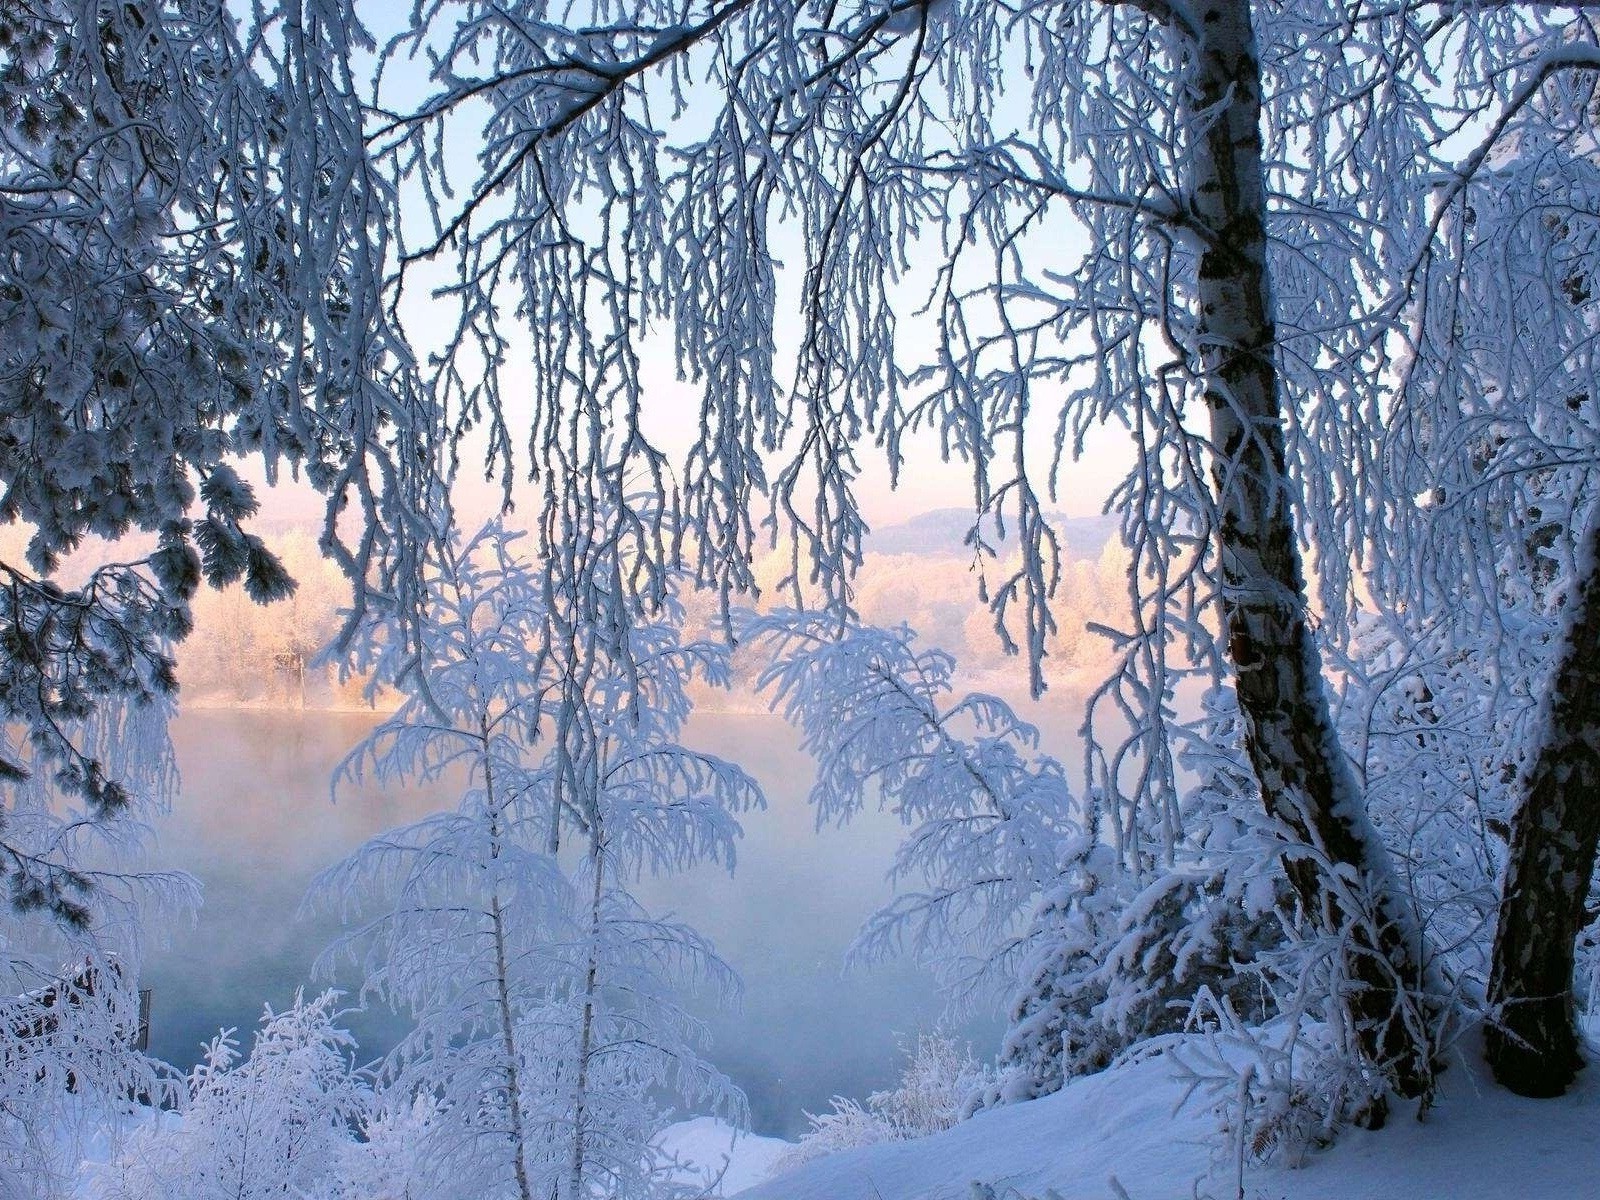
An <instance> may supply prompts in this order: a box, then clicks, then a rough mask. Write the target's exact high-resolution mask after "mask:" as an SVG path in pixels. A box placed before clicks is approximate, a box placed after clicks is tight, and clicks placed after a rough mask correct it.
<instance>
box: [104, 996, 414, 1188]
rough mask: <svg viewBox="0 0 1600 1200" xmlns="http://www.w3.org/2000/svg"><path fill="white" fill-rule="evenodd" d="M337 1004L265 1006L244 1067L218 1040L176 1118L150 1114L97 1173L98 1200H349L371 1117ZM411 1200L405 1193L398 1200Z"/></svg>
mask: <svg viewBox="0 0 1600 1200" xmlns="http://www.w3.org/2000/svg"><path fill="white" fill-rule="evenodd" d="M337 1006H338V993H336V992H331V991H329V992H323V993H322V994H321V995H319V996H316V997H313V998H312V999H310V1000H307V999H305V997H304V996H303V995H300V994H297V995H296V996H295V1000H294V1003H293V1004H292V1005H291V1006H290V1007H289V1008H287V1009H285V1010H284V1011H282V1012H273V1011H272V1009H271V1007H270V1006H269V1007H268V1008H267V1009H266V1011H265V1012H264V1013H263V1014H262V1017H261V1028H260V1029H259V1030H257V1031H256V1034H255V1038H254V1040H253V1042H252V1045H251V1048H250V1053H249V1055H248V1056H244V1055H241V1053H240V1048H239V1043H238V1041H237V1040H236V1039H235V1038H234V1036H233V1031H232V1030H227V1031H225V1032H223V1033H221V1034H219V1035H218V1036H217V1037H215V1038H213V1039H212V1040H211V1042H210V1043H209V1044H208V1045H207V1046H206V1048H205V1053H204V1054H203V1056H202V1057H201V1060H200V1062H199V1063H198V1064H197V1065H196V1066H195V1068H194V1070H192V1071H191V1072H190V1073H189V1077H188V1080H187V1082H186V1086H185V1087H184V1088H183V1089H181V1095H180V1097H179V1102H178V1105H177V1111H176V1112H175V1113H165V1112H153V1113H149V1114H148V1115H147V1116H146V1117H145V1120H144V1122H143V1123H142V1124H140V1125H139V1126H138V1127H137V1128H135V1129H134V1131H133V1132H132V1133H131V1134H130V1135H129V1136H128V1138H127V1139H126V1142H125V1144H124V1145H123V1146H122V1147H121V1149H120V1152H119V1153H118V1154H117V1156H116V1157H115V1159H114V1160H113V1161H112V1162H110V1163H108V1164H107V1165H106V1166H104V1167H103V1168H102V1169H100V1170H99V1171H97V1172H96V1176H95V1178H94V1180H93V1183H92V1188H91V1191H92V1194H93V1195H94V1197H95V1200H223V1198H224V1197H226V1198H227V1200H266V1198H267V1197H270V1196H295V1197H304V1198H305V1200H343V1198H344V1197H346V1196H353V1195H355V1194H358V1193H356V1192H355V1191H354V1190H353V1189H352V1186H351V1185H352V1184H353V1183H354V1180H353V1179H351V1178H350V1177H351V1176H356V1177H359V1176H360V1175H361V1174H363V1173H364V1169H365V1168H366V1167H367V1166H368V1163H367V1162H366V1159H367V1157H368V1156H367V1155H366V1154H365V1153H363V1152H362V1151H360V1150H359V1149H358V1147H357V1145H356V1143H355V1136H354V1135H355V1133H356V1131H358V1130H361V1129H364V1128H365V1127H366V1125H367V1122H368V1121H369V1119H370V1115H371V1113H372V1111H373V1105H372V1093H371V1090H370V1088H369V1087H368V1085H367V1084H366V1083H365V1082H364V1081H363V1080H362V1079H361V1078H360V1076H359V1075H358V1074H357V1073H356V1071H355V1067H354V1063H353V1056H354V1049H355V1042H354V1040H353V1039H352V1038H351V1036H350V1035H349V1034H348V1033H347V1032H345V1031H344V1030H343V1029H342V1028H340V1027H339V1024H338V1021H339V1017H340V1012H339V1010H338V1007H337ZM399 1194H401V1195H403V1194H404V1193H403V1192H402V1193H399Z"/></svg>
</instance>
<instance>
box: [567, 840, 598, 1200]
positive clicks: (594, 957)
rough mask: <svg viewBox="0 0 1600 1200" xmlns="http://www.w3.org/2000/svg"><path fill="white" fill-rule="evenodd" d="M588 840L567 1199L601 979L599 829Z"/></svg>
mask: <svg viewBox="0 0 1600 1200" xmlns="http://www.w3.org/2000/svg"><path fill="white" fill-rule="evenodd" d="M594 836H595V840H594V841H593V842H591V843H590V851H589V858H590V865H591V866H592V867H593V869H594V894H593V895H592V896H591V897H590V903H589V962H588V970H587V971H586V972H585V974H584V980H583V1018H582V1021H581V1023H580V1025H579V1029H578V1079H577V1089H576V1094H575V1098H574V1102H573V1106H572V1164H571V1169H570V1171H569V1173H568V1200H581V1198H582V1195H583V1168H584V1155H585V1146H584V1130H583V1122H584V1119H585V1117H586V1115H587V1112H588V1101H589V1056H590V1054H591V1053H592V1051H593V1047H594V1007H595V992H596V991H597V989H598V987H599V980H600V901H601V899H602V897H603V896H604V894H605V892H604V888H603V885H602V878H603V877H602V875H601V851H600V841H599V831H598V829H597V830H596V831H595V835H594Z"/></svg>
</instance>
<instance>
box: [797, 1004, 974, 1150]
mask: <svg viewBox="0 0 1600 1200" xmlns="http://www.w3.org/2000/svg"><path fill="white" fill-rule="evenodd" d="M902 1049H903V1050H904V1052H905V1059H906V1061H905V1067H904V1069H903V1070H902V1071H901V1073H900V1078H899V1080H898V1081H897V1082H896V1083H895V1085H894V1086H893V1087H891V1088H885V1089H884V1090H883V1091H879V1092H873V1093H872V1094H871V1095H870V1096H868V1097H867V1099H866V1103H865V1104H863V1103H861V1102H859V1101H857V1100H852V1099H849V1098H847V1097H844V1096H835V1097H834V1098H833V1105H832V1109H831V1110H830V1111H829V1112H825V1113H807V1114H806V1120H807V1121H809V1122H810V1123H811V1128H810V1129H808V1130H807V1131H806V1132H805V1133H803V1134H801V1135H800V1140H799V1141H798V1142H796V1143H795V1145H794V1146H793V1148H791V1149H789V1150H786V1151H785V1152H784V1153H783V1154H782V1155H781V1156H780V1157H779V1158H778V1159H777V1160H776V1161H775V1162H774V1163H773V1164H772V1173H773V1174H774V1175H781V1174H783V1173H784V1172H785V1171H792V1170H794V1169H795V1168H796V1167H799V1166H803V1165H804V1164H806V1163H808V1162H810V1161H811V1160H812V1159H815V1158H821V1157H822V1156H823V1155H825V1154H834V1153H836V1152H838V1151H840V1150H850V1149H853V1148H855V1147H857V1146H875V1145H877V1144H879V1143H880V1142H903V1141H909V1140H910V1139H912V1138H919V1137H927V1136H928V1135H929V1134H934V1133H942V1132H943V1131H944V1130H946V1129H949V1128H950V1127H951V1126H952V1125H954V1124H955V1123H956V1122H957V1121H959V1120H960V1119H961V1118H962V1116H964V1115H965V1112H966V1107H967V1103H968V1101H969V1099H970V1098H971V1097H972V1096H973V1094H974V1093H978V1092H981V1091H983V1090H984V1089H985V1088H987V1087H988V1086H989V1084H990V1083H991V1082H992V1079H993V1072H992V1071H991V1069H990V1068H988V1067H985V1066H983V1065H981V1064H980V1063H979V1062H978V1061H977V1060H976V1059H975V1058H973V1056H972V1048H971V1047H970V1046H967V1045H964V1044H963V1043H961V1042H959V1041H957V1040H956V1038H955V1037H953V1036H952V1035H950V1034H949V1033H945V1032H942V1031H939V1030H935V1031H934V1032H932V1033H921V1034H918V1035H917V1040H916V1044H915V1045H913V1046H904V1047H902Z"/></svg>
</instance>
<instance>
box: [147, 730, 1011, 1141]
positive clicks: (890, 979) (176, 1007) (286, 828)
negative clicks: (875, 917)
mask: <svg viewBox="0 0 1600 1200" xmlns="http://www.w3.org/2000/svg"><path fill="white" fill-rule="evenodd" d="M377 719H378V718H377V717H375V716H372V715H369V714H365V713H359V712H356V713H341V712H264V711H242V710H220V709H217V710H206V709H199V710H191V711H188V712H185V713H184V714H183V715H182V716H181V717H179V718H178V720H177V721H176V722H175V723H174V725H173V739H174V742H175V745H176V749H177V754H178V764H179V767H180V769H181V771H182V774H183V786H182V792H181V797H180V799H179V801H178V803H177V806H176V811H175V812H174V814H173V817H172V819H171V820H169V821H164V822H161V823H160V824H159V825H158V829H157V834H158V836H157V843H156V848H155V852H154V856H153V857H154V859H155V860H156V863H157V864H158V865H171V866H181V867H182V868H183V869H185V870H188V871H189V872H191V873H192V874H194V875H195V876H197V877H198V878H199V880H200V882H201V884H202V885H203V887H204V889H205V898H204V904H203V906H202V908H201V910H200V912H199V913H198V914H197V916H196V918H195V919H194V920H193V921H190V920H188V919H186V918H180V919H177V920H175V921H172V922H169V923H167V930H166V932H167V937H166V939H165V941H164V944H162V943H158V944H156V945H154V946H153V947H151V949H150V951H149V953H148V954H147V956H146V965H145V970H144V977H143V981H142V982H143V985H144V986H146V987H151V988H153V989H154V992H155V995H154V1012H153V1018H152V1022H151V1043H150V1048H151V1051H152V1052H153V1053H154V1054H155V1055H157V1056H158V1057H160V1058H163V1059H165V1060H166V1061H168V1062H171V1063H173V1064H175V1065H178V1066H180V1067H184V1068H187V1067H188V1066H190V1065H191V1064H192V1063H193V1062H194V1061H195V1059H196V1058H197V1057H198V1054H199V1051H200V1048H201V1045H202V1043H204V1042H205V1041H207V1040H208V1039H209V1038H211V1037H212V1036H214V1035H215V1034H216V1033H217V1032H218V1030H219V1028H222V1027H237V1029H238V1031H239V1035H238V1036H239V1037H240V1039H241V1041H242V1042H243V1043H244V1045H245V1046H246V1047H248V1045H249V1039H250V1036H251V1034H252V1032H253V1028H254V1026H255V1023H256V1021H257V1019H258V1018H259V1016H260V1014H261V1006H262V1004H263V1003H270V1004H272V1005H273V1006H274V1007H275V1008H277V1007H280V1006H283V1005H286V1004H287V1003H288V1002H289V1001H290V1000H292V998H293V995H294V991H295V988H296V987H297V986H302V985H303V986H305V987H306V988H307V990H308V991H312V990H315V989H320V987H321V986H323V984H322V983H321V982H319V981H313V980H312V979H311V977H310V969H311V963H312V960H313V959H314V958H315V957H316V955H317V953H318V952H319V951H320V950H321V949H322V948H323V947H324V946H326V945H327V943H328V942H329V941H330V940H331V939H332V938H333V936H334V935H335V934H336V932H337V930H338V926H337V923H336V921H334V920H333V919H332V918H330V917H327V916H316V917H313V918H302V917H300V916H299V915H298V914H299V910H300V907H301V901H302V899H303V897H304V896H305V891H306V888H307V885H308V884H309V883H310V882H311V879H312V877H313V876H314V875H315V874H316V873H317V872H318V871H320V870H322V869H323V868H324V867H326V866H328V865H329V864H331V863H333V862H334V861H335V860H337V859H338V858H340V857H342V856H343V855H344V854H346V853H348V852H349V851H350V850H352V849H354V848H355V847H356V846H357V845H359V844H360V843H361V842H363V841H364V840H366V839H367V838H369V837H371V836H372V835H373V834H375V833H378V832H380V831H381V830H383V829H387V828H391V827H393V826H396V825H399V824H403V823H405V822H409V821H412V820H415V819H417V818H418V817H421V816H423V815H425V814H426V813H428V812H433V811H437V810H438V809H440V808H445V807H451V806H453V805H454V803H455V800H456V797H455V795H454V794H453V793H452V792H451V791H450V789H449V788H448V787H446V786H444V785H437V786H434V787H430V788H415V787H414V788H405V789H400V788H395V789H384V788H381V787H379V786H377V785H376V784H375V783H373V782H371V781H368V782H367V783H365V784H362V785H359V786H351V785H346V786H344V787H342V788H341V790H340V794H339V799H338V802H337V803H333V802H330V799H329V791H328V781H329V778H330V775H331V773H332V771H333V769H334V767H335V766H336V765H337V763H338V762H339V760H340V758H341V757H342V756H343V755H344V754H345V753H346V752H347V751H348V750H349V749H350V748H351V747H352V746H353V745H355V743H356V742H357V741H358V740H359V739H360V738H362V737H363V736H364V735H365V734H366V733H367V732H368V731H369V730H370V729H371V728H372V726H373V725H374V724H375V723H376V721H377ZM685 740H686V742H687V743H688V744H691V745H694V746H696V747H697V748H700V749H703V750H706V751H709V752H711V753H714V754H718V755H721V756H723V757H726V758H730V759H733V760H735V761H737V762H739V763H740V764H741V765H742V766H743V767H744V768H745V769H746V770H748V771H750V772H751V773H752V774H753V775H755V776H756V778H757V779H758V780H759V781H760V783H761V784H762V786H763V788H764V789H765V791H766V795H767V801H768V808H767V810H766V811H765V812H756V813H751V814H749V815H748V816H747V817H746V818H744V819H743V822H742V823H743V825H744V829H745V837H744V839H743V841H742V843H741V845H740V848H739V862H738V867H737V870H736V872H735V874H734V875H732V876H731V877H730V876H729V875H728V873H727V872H726V871H723V870H720V869H717V868H713V867H710V866H703V867H701V868H699V869H697V870H695V871H692V872H688V873H686V874H682V875H675V876H671V877H667V878H662V879H656V880H647V881H645V883H644V884H643V885H642V886H641V887H640V888H639V889H638V895H639V898H640V899H641V900H642V901H643V902H644V903H646V904H647V905H649V906H650V907H651V908H652V909H654V910H655V911H656V912H657V913H658V914H666V913H671V914H673V915H676V916H678V917H681V918H683V919H684V920H686V921H688V922H689V923H690V924H692V925H693V926H695V927H696V928H698V929H700V930H701V931H703V932H704V933H705V934H707V935H708V936H709V937H711V938H712V939H713V941H714V942H715V944H716V946H717V948H718V950H719V951H720V952H721V954H722V955H723V957H724V958H725V959H727V961H728V962H729V963H730V964H731V965H732V966H733V967H734V969H735V970H736V971H738V972H739V974H740V975H741V976H742V977H743V979H744V984H745V990H744V997H743V1004H742V1006H741V1007H740V1008H739V1009H738V1010H736V1011H733V1012H720V1013H719V1012H716V1011H710V1010H706V1011H703V1013H702V1015H703V1016H704V1017H705V1019H706V1020H707V1021H708V1023H709V1025H710V1028H711V1044H710V1047H709V1057H710V1058H711V1059H712V1061H713V1062H715V1063H716V1064H717V1066H719V1067H720V1068H721V1069H722V1070H724V1071H726V1072H727V1073H728V1074H729V1075H730V1076H731V1077H732V1078H733V1079H734V1081H735V1082H736V1083H738V1084H739V1085H740V1086H741V1087H742V1088H743V1089H744V1090H745V1092H746V1094H747V1095H748V1097H749V1100H750V1109H751V1121H752V1124H753V1126H754V1128H755V1129H756V1130H757V1131H758V1132H763V1133H779V1134H789V1135H792V1134H794V1133H796V1132H798V1131H799V1130H800V1129H802V1128H804V1125H805V1122H804V1118H803V1116H802V1110H809V1111H812V1112H816V1111H819V1110H823V1109H826V1108H827V1106H828V1100H829V1098H830V1097H832V1096H834V1095H846V1096H854V1097H857V1098H860V1097H863V1096H864V1095H865V1094H866V1093H867V1092H869V1091H871V1090H873V1089H875V1088H878V1087H881V1086H883V1085H884V1084H886V1083H887V1082H889V1081H890V1080H891V1079H892V1078H893V1077H894V1076H895V1074H896V1073H897V1070H898V1066H899V1061H900V1056H899V1053H898V1050H897V1048H896V1039H897V1037H900V1036H906V1035H914V1034H915V1032H916V1031H917V1030H918V1029H919V1028H924V1027H928V1026H931V1025H932V1024H933V1023H934V1022H936V1021H937V1020H938V1019H939V1017H940V1015H941V1000H940V998H939V996H938V994H937V993H936V990H935V988H934V987H933V984H932V981H931V979H930V978H929V977H928V976H927V975H926V974H925V973H924V972H922V971H920V970H918V969H916V968H915V967H914V966H912V965H911V964H909V963H905V962H896V963H889V964H883V965H876V966H870V967H859V966H858V967H852V968H851V969H849V970H848V971H845V970H843V968H842V962H843V955H844V951H845V949H846V948H847V947H848V945H849V944H850V941H851V939H852V937H853V936H854V934H855V932H856V930H857V929H858V928H859V926H860V924H861V921H862V920H863V918H865V917H866V916H867V915H868V913H870V912H871V911H872V910H873V909H874V908H876V907H877V906H878V905H879V904H881V903H883V902H884V901H885V900H886V899H887V898H888V897H889V894H890V892H889V885H888V884H887V882H886V881H885V879H884V873H885V871H886V870H887V868H888V866H889V862H890V859H891V856H892V854H893V851H894V848H895V846H896V845H897V844H898V841H899V839H900V837H901V835H902V829H901V827H900V825H899V823H898V822H897V821H896V820H895V818H894V817H893V816H892V815H891V814H886V813H878V812H869V813H864V814H862V815H861V816H860V817H858V818H857V819H856V820H855V821H854V822H853V823H852V824H851V825H850V826H848V827H847V828H845V829H843V830H840V829H832V828H829V829H824V830H822V831H821V832H817V831H816V830H815V828H814V822H813V815H812V812H811V810H810V808H809V806H808V805H807V803H806V791H807V789H808V788H809V787H810V784H811V779H812V768H811V763H810V760H809V759H808V758H807V757H806V756H805V755H804V754H802V753H801V752H800V751H799V749H798V747H797V744H796V737H795V735H794V733H793V732H792V731H791V730H790V729H789V728H788V726H787V725H785V724H784V723H783V722H782V721H781V720H779V719H777V718H775V717H770V716H765V715H760V714H719V713H703V714H701V715H699V716H697V717H696V718H695V719H694V721H693V722H692V723H691V725H690V726H689V728H688V730H687V736H686V739H685ZM335 983H336V984H337V985H338V986H342V987H343V988H345V989H346V990H347V991H349V992H350V993H351V996H350V1001H351V1003H354V1002H355V995H354V993H355V991H356V985H357V983H358V981H357V980H355V979H354V978H341V979H338V980H335ZM348 1023H349V1027H350V1028H351V1029H352V1030H353V1031H354V1032H355V1033H356V1035H357V1036H358V1037H359V1038H360V1041H361V1055H362V1057H363V1058H364V1059H368V1058H375V1057H377V1056H378V1055H380V1054H381V1053H383V1052H384V1051H385V1050H387V1049H388V1048H389V1047H390V1046H391V1045H392V1044H393V1042H394V1040H395V1038H396V1037H397V1036H398V1035H399V1033H400V1032H401V1030H402V1029H403V1023H402V1021H401V1020H400V1019H398V1018H396V1017H394V1016H392V1015H390V1014H389V1013H388V1012H387V1011H386V1010H379V1011H369V1012H360V1013H353V1014H352V1015H351V1017H350V1019H349V1022H348ZM957 1028H958V1029H960V1031H961V1032H962V1033H963V1034H964V1035H966V1036H969V1037H971V1038H972V1039H973V1041H974V1050H975V1052H977V1053H978V1054H979V1055H980V1057H982V1056H987V1055H988V1054H989V1053H991V1052H992V1050H993V1044H994V1040H995V1038H996V1036H997V1034H998V1030H999V1022H998V1019H997V1018H996V1017H994V1016H993V1015H983V1016H980V1017H977V1018H972V1019H969V1020H967V1021H966V1022H964V1023H963V1024H961V1025H959V1026H958V1027H957Z"/></svg>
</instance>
